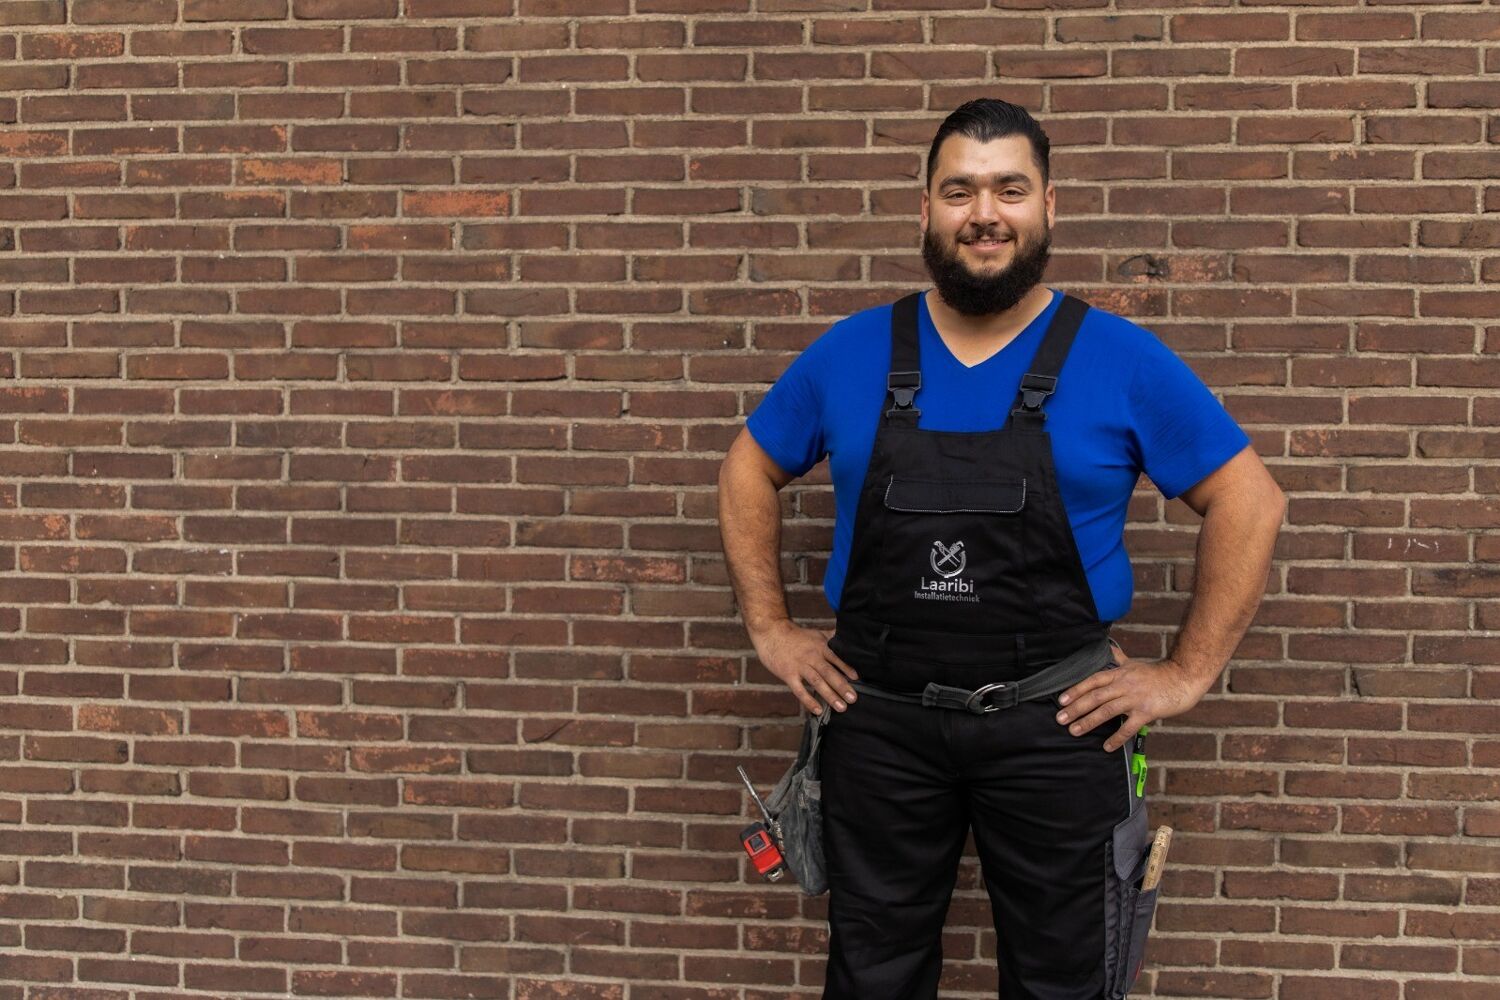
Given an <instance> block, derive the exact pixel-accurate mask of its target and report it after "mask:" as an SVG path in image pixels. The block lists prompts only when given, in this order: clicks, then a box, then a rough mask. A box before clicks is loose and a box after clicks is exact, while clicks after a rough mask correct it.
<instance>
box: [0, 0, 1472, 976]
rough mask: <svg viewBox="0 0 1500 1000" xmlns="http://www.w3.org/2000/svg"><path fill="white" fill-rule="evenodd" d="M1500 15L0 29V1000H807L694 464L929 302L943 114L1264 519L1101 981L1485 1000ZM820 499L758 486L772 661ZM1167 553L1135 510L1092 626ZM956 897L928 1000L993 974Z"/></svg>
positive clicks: (700, 468) (813, 952) (286, 19)
mask: <svg viewBox="0 0 1500 1000" xmlns="http://www.w3.org/2000/svg"><path fill="white" fill-rule="evenodd" d="M1497 42H1500V13H1497V12H1495V10H1494V9H1493V8H1491V9H1484V8H1482V7H1479V6H1470V7H1459V6H1456V5H1455V6H1454V7H1452V8H1443V9H1438V8H1429V7H1425V6H1422V5H1412V6H1401V5H1396V4H1391V5H1382V6H1381V7H1379V8H1376V9H1371V8H1366V7H1356V6H1352V5H1344V6H1338V5H1320V6H1316V7H1297V6H1292V7H1290V8H1286V9H1244V10H1240V9H1234V8H1224V7H1218V6H1213V7H1209V6H1204V7H1203V8H1202V9H1196V10H1195V9H1175V8H1172V7H1171V6H1170V5H1165V6H1162V7H1159V8H1150V7H1143V6H1140V5H1130V6H1128V7H1122V8H1121V9H1119V10H1118V11H1114V10H1110V9H1107V8H1104V7H1098V8H1084V7H1080V8H1079V9H1078V10H1077V11H1069V10H1065V9H1061V7H1059V8H1058V9H1046V8H1041V9H1037V7H1036V5H1031V4H1015V5H1014V7H1013V9H1006V8H1005V4H1003V3H996V5H995V7H994V8H985V7H984V5H983V3H982V2H976V0H948V2H946V3H942V4H938V3H931V2H926V0H909V2H903V0H889V2H887V0H876V2H875V3H874V5H873V7H871V6H867V5H866V4H865V3H862V2H859V0H850V2H827V0H815V2H813V0H759V2H758V3H757V4H752V2H751V0H727V2H709V0H698V2H696V3H695V2H693V0H635V2H634V3H633V4H632V3H630V2H628V0H572V2H541V0H536V2H533V0H516V3H515V5H512V3H511V2H509V0H180V2H179V0H74V2H72V3H70V4H67V5H66V6H65V4H64V3H63V2H61V0H7V2H4V3H3V4H0V80H3V83H4V86H3V88H0V123H3V124H0V276H3V283H0V330H3V338H4V339H3V350H0V366H3V371H4V374H5V375H6V376H8V379H9V384H8V385H5V386H3V387H0V439H3V440H4V442H5V444H6V446H7V447H5V449H4V453H3V456H4V457H3V458H0V506H3V507H4V508H6V509H5V511H4V512H3V513H0V595H3V603H0V629H3V633H4V634H3V636H0V1000H19V998H23V997H24V998H28V1000H31V998H47V1000H61V998H66V1000H114V998H125V997H132V998H152V1000H161V998H167V997H199V996H209V995H214V996H235V997H252V996H280V995H298V996H302V995H313V996H357V997H398V996H399V997H403V998H406V997H411V998H425V997H503V998H516V1000H522V998H559V997H569V998H616V1000H646V998H650V1000H686V998H690V997H691V998H709V1000H728V998H734V1000H770V998H785V997H793V996H798V997H809V998H810V997H816V996H818V995H819V986H818V984H819V983H820V982H821V978H822V954H823V948H824V946H825V941H824V939H823V926H824V925H823V923H822V915H823V912H824V911H823V906H824V903H825V901H826V897H824V898H822V899H817V900H812V901H805V900H803V899H802V898H801V897H800V896H799V894H798V893H797V892H796V890H795V889H794V888H792V887H787V886H775V887H767V886H763V885H761V884H759V883H758V882H757V880H756V879H755V878H754V877H753V876H747V873H746V869H745V866H744V864H743V862H742V860H741V855H740V854H739V849H738V845H737V842H736V834H737V832H738V830H739V828H740V826H741V825H742V823H743V822H745V818H746V817H747V816H749V815H750V806H749V804H748V802H747V801H746V798H745V796H744V794H743V791H742V790H741V788H740V786H739V785H738V782H737V780H736V778H735V774H734V771H733V767H734V765H735V764H737V763H740V762H746V763H747V766H748V767H749V769H750V770H751V772H752V774H753V775H755V776H756V777H757V779H759V780H760V781H761V783H762V785H763V786H764V785H765V784H768V783H769V781H770V780H771V779H772V778H774V777H775V776H776V775H777V774H779V773H780V770H781V769H782V767H784V765H785V763H786V760H787V756H788V754H789V752H790V750H791V748H792V743H793V741H794V739H795V738H796V735H797V730H796V723H795V717H796V713H797V706H796V704H795V703H794V701H793V700H792V698H791V696H790V695H789V694H788V693H787V692H786V691H785V690H784V689H783V688H781V687H780V686H779V685H778V684H776V683H774V682H770V678H769V675H767V674H766V673H765V672H764V671H763V670H762V668H760V666H759V665H758V664H757V663H756V662H755V661H754V657H753V653H752V652H751V650H750V649H749V644H748V642H747V640H746V637H745V635H744V633H743V631H742V630H741V628H740V626H739V623H738V619H737V616H736V613H735V608H734V605H733V601H732V595H731V593H730V591H729V590H728V588H727V586H726V578H725V573H724V568H723V565H722V561H721V557H720V555H719V549H718V536H717V529H716V527H715V524H714V521H713V515H714V505H715V491H714V481H715V476H716V473H717V468H718V463H719V460H720V457H721V456H722V454H723V451H724V449H725V448H726V447H727V445H728V443H729V441H730V440H731V438H732V437H733V435H734V434H735V433H736V431H737V429H738V427H739V425H740V424H741V423H742V421H743V418H744V415H745V414H746V413H747V412H749V411H750V410H751V409H753V408H754V406H755V404H756V402H757V401H758V399H759V398H760V395H761V393H762V392H763V391H764V389H765V387H766V385H767V384H768V383H769V382H770V381H771V380H772V379H774V378H775V376H776V375H777V374H778V373H779V372H780V371H781V370H782V369H783V368H784V367H785V366H786V364H787V363H788V362H789V361H790V359H791V358H792V357H793V356H794V355H795V353H796V352H797V351H798V350H799V349H800V348H801V347H802V346H804V345H805V344H806V343H807V342H809V341H810V340H811V339H812V338H813V337H815V336H816V335H818V334H819V333H820V332H822V330H824V329H826V327H827V326H828V325H829V324H830V323H831V322H832V321H833V320H835V319H837V318H838V317H840V316H843V315H845V314H847V313H849V312H851V311H854V310H857V309H861V308H864V307H866V306H869V305H873V304H875V303H879V302H883V301H890V300H891V299H893V298H895V297H896V295H897V294H899V293H900V292H901V291H904V290H907V289H910V288H911V287H915V286H916V285H917V284H925V274H924V273H923V271H922V268H921V263H920V256H919V254H918V250H917V246H918V244H917V236H916V225H917V223H916V213H917V195H918V182H917V177H918V175H919V168H920V164H921V161H922V158H923V157H924V156H925V154H926V148H927V143H928V142H929V141H930V138H931V135H932V132H933V130H934V129H935V127H936V125H937V123H938V122H939V121H940V120H941V118H942V117H943V115H944V114H946V112H947V111H948V110H950V109H951V108H953V107H954V106H956V105H957V104H959V103H961V102H962V101H963V100H966V99H968V98H971V97H975V96H983V95H992V96H1003V97H1007V98H1009V99H1011V100H1015V101H1018V102H1020V103H1023V104H1025V105H1027V106H1028V107H1030V108H1032V109H1033V110H1034V111H1035V112H1037V113H1038V115H1039V116H1040V118H1041V119H1042V121H1043V123H1044V125H1045V126H1046V128H1047V129H1048V131H1049V132H1050V134H1051V136H1052V138H1053V142H1054V156H1053V170H1054V174H1055V177H1056V179H1057V181H1058V184H1059V188H1060V193H1059V197H1058V226H1057V231H1056V243H1055V245H1054V261H1053V265H1052V269H1051V270H1050V271H1049V275H1048V280H1049V283H1053V284H1055V285H1060V286H1063V287H1066V288H1068V289H1069V290H1070V291H1072V292H1074V293H1075V294H1078V295H1080V296H1082V297H1084V298H1086V299H1088V300H1089V301H1091V302H1093V303H1094V304H1096V305H1099V306H1102V307H1104V308H1107V309H1110V310H1113V311H1115V312H1118V313H1121V314H1123V315H1126V316H1129V317H1131V318H1132V319H1134V320H1136V321H1137V322H1139V323H1141V324H1142V325H1144V326H1146V327H1148V328H1149V329H1151V330H1153V331H1155V332H1156V333H1158V334H1159V335H1160V336H1161V337H1162V338H1163V339H1165V340H1166V341H1167V342H1169V343H1170V344H1171V345H1172V346H1173V347H1175V348H1176V349H1177V350H1178V351H1179V352H1180V353H1181V354H1182V356H1183V357H1184V358H1186V359H1187V360H1188V361H1189V363H1190V364H1191V365H1192V366H1193V367H1194V369H1195V370H1196V371H1198V372H1199V373H1200V374H1201V375H1202V376H1203V377H1204V378H1205V379H1206V380H1207V381H1208V382H1209V383H1210V384H1211V385H1213V386H1214V387H1215V388H1216V389H1217V390H1219V391H1221V392H1222V395H1223V398H1224V400H1225V402H1226V404H1227V405H1228V407H1229V409H1230V410H1231V411H1232V412H1233V413H1234V414H1235V416H1236V417H1237V418H1238V419H1239V420H1240V421H1241V422H1242V424H1244V426H1246V428H1247V429H1248V430H1250V431H1251V432H1252V434H1253V435H1254V438H1255V443H1256V446H1257V448H1258V449H1259V451H1260V453H1261V454H1262V455H1263V456H1264V457H1265V459H1266V461H1267V462H1268V464H1269V465H1270V467H1271V468H1272V470H1273V472H1274V473H1275V475H1276V477H1277V479H1278V480H1279V481H1280V483H1281V484H1282V486H1283V488H1284V489H1285V490H1286V491H1287V493H1288V495H1289V496H1290V499H1291V505H1290V511H1289V515H1288V522H1289V523H1288V526H1287V528H1286V530H1285V531H1284V533H1283V536H1282V539H1281V544H1280V549H1279V552H1278V560H1277V564H1276V567H1275V570H1274V573H1273V575H1272V578H1271V580H1270V581H1269V592H1268V594H1267V598H1266V601H1265V604H1264V606H1263V608H1262V611H1261V613H1260V615H1259V618H1258V620H1257V624H1256V627H1255V628H1254V629H1253V630H1252V631H1251V633H1250V634H1249V635H1248V636H1247V637H1246V639H1245V642H1244V644H1243V646H1242V648H1241V650H1240V651H1239V654H1238V656H1237V658H1236V660H1235V661H1234V663H1233V664H1232V665H1231V667H1230V668H1229V670H1228V672H1227V674H1226V678H1225V683H1224V685H1223V689H1222V690H1221V691H1219V692H1216V693H1215V694H1213V695H1211V696H1210V697H1209V698H1207V699H1206V700H1205V701H1204V702H1203V703H1202V704H1201V705H1200V706H1198V707H1197V708H1196V709H1195V710H1194V711H1192V712H1191V713H1189V714H1188V715H1185V716H1182V717H1179V718H1176V719H1172V720H1170V721H1168V722H1164V723H1161V724H1160V725H1159V726H1157V727H1153V730H1152V735H1151V737H1150V744H1151V757H1152V761H1153V768H1152V771H1151V779H1150V788H1149V791H1148V794H1149V795H1150V796H1151V797H1152V808H1153V822H1168V823H1171V824H1172V825H1173V826H1174V827H1176V829H1177V831H1178V834H1177V839H1176V841H1175V843H1174V848H1173V861H1174V865H1173V867H1172V868H1171V869H1170V871H1169V874H1168V876H1167V879H1166V890H1165V892H1166V898H1165V900H1164V902H1163V903H1162V905H1161V907H1160V910H1159V913H1158V919H1157V930H1156V932H1155V934H1154V936H1153V938H1152V943H1151V949H1150V953H1149V956H1148V962H1147V966H1146V970H1145V972H1144V973H1143V975H1142V979H1141V984H1140V990H1139V993H1140V994H1141V995H1159V996H1176V997H1183V996H1191V997H1222V998H1266V997H1276V998H1282V1000H1344V998H1358V1000H1439V998H1440V1000H1479V998H1481V997H1486V998H1493V997H1495V996H1497V995H1500V933H1497V930H1496V928H1497V927H1500V840H1497V838H1500V808H1497V806H1496V805H1495V803H1496V801H1497V799H1500V709H1497V708H1496V706H1495V704H1494V698H1495V696H1496V695H1497V694H1500V668H1497V666H1496V664H1497V663H1500V639H1497V638H1495V637H1494V635H1493V634H1492V631H1493V630H1494V629H1496V628H1500V600H1497V597H1500V570H1497V567H1496V561H1497V559H1500V540H1497V535H1496V533H1495V532H1494V530H1493V529H1494V528H1495V526H1496V524H1497V522H1500V503H1497V501H1496V500H1495V499H1494V497H1495V495H1496V493H1497V492H1500V469H1497V466H1496V463H1495V461H1494V460H1495V458H1496V456H1497V455H1500V429H1497V428H1500V395H1497V393H1496V387H1497V385H1500V365H1497V363H1496V358H1495V354H1496V353H1497V350H1500V327H1497V326H1495V325H1493V323H1494V320H1493V317H1495V316H1496V315H1497V313H1500V291H1497V284H1496V283H1497V281H1500V256H1496V255H1495V254H1494V252H1493V251H1494V248H1495V247H1496V246H1497V244H1500V222H1497V221H1496V219H1495V213H1496V212H1497V211H1500V184H1496V183H1495V182H1494V180H1493V179H1494V178H1495V177H1496V175H1497V171H1500V153H1497V152H1496V150H1495V147H1494V143H1495V141H1496V139H1497V137H1500V117H1497V116H1496V114H1495V109H1496V107H1497V105H1500V82H1497V78H1496V77H1495V76H1494V74H1495V73H1496V72H1497V71H1500V44H1497ZM827 484H828V477H827V474H826V467H820V468H819V469H817V470H815V471H814V473H813V474H811V475H810V476H808V477H807V478H806V479H804V480H802V481H799V482H798V483H796V484H794V485H793V486H792V487H790V488H788V490H787V491H786V492H785V496H786V499H787V511H788V514H789V515H790V520H789V522H788V526H787V533H786V542H787V544H788V547H789V549H790V552H789V554H788V557H787V560H786V563H785V565H786V571H787V574H788V578H789V580H790V581H791V584H790V586H791V592H792V602H793V608H794V613H795V614H797V615H798V616H799V618H801V619H802V620H803V621H804V622H806V623H808V624H819V625H823V626H827V625H828V624H830V621H829V618H828V609H827V607H826V605H825V604H824V602H823V598H822V595H821V593H820V590H819V586H818V585H819V583H820V581H821V579H822V570H823V565H824V560H825V557H826V551H827V546H828V543H829V539H830V535H831V527H832V526H831V520H830V518H831V516H832V498H831V496H830V494H829V491H828V485H827ZM1196 520H1197V519H1196V517H1195V515H1193V514H1192V513H1191V511H1189V510H1188V509H1187V508H1186V507H1185V506H1184V505H1182V504H1181V503H1180V502H1173V503H1163V502H1162V500H1161V498H1160V496H1159V494H1157V493H1156V492H1155V491H1154V489H1153V488H1152V487H1151V486H1150V484H1149V482H1147V481H1145V480H1143V481H1142V483H1141V486H1140V489H1139V491H1138V493H1137V496H1136V498H1135V502H1134V504H1133V507H1132V518H1131V525H1130V529H1129V532H1128V542H1129V546H1130V548H1131V551H1132V554H1133V557H1134V559H1135V565H1136V572H1137V588H1138V591H1137V598H1136V603H1135V608H1134V610H1133V612H1132V614H1131V616H1130V618H1129V619H1128V620H1127V622H1126V623H1125V626H1126V627H1125V628H1123V629H1122V633H1123V637H1124V639H1125V641H1126V643H1127V647H1128V648H1130V649H1131V651H1132V652H1133V653H1136V654H1138V655H1145V656H1152V655H1160V654H1161V653H1162V652H1164V649H1165V646H1164V643H1165V642H1166V640H1167V639H1168V637H1169V636H1170V634H1171V632H1172V630H1173V628H1174V626H1175V624H1176V622H1177V620H1178V617H1179V615H1180V613H1181V610H1182V606H1183V601H1184V598H1185V595H1186V593H1187V591H1188V588H1189V587H1190V586H1191V580H1190V570H1191V560H1192V553H1193V540H1194V525H1195V522H1196ZM977 874H978V873H977V868H976V862H975V859H974V857H973V854H972V852H971V853H969V854H968V855H967V856H966V858H965V861H964V867H963V871H962V873H961V878H960V885H959V890H958V894H957V896H956V898H955V900H954V904H953V909H952V912H951V916H950V920H949V926H948V930H947V936H946V945H947V948H948V955H949V957H950V963H949V967H948V975H949V978H948V980H947V981H946V982H945V987H944V995H945V996H948V995H951V996H969V997H982V996H987V995H990V996H992V995H993V992H994V986H993V983H994V974H993V970H992V968H991V966H992V965H993V954H994V935H993V931H992V930H990V929H989V927H990V924H989V921H990V914H989V906H988V902H987V900H986V898H985V896H984V894H983V891H982V889H981V888H980V887H979V885H978V882H977Z"/></svg>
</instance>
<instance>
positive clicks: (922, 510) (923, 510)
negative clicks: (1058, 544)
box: [885, 474, 1026, 514]
mask: <svg viewBox="0 0 1500 1000" xmlns="http://www.w3.org/2000/svg"><path fill="white" fill-rule="evenodd" d="M906 481H907V482H929V483H931V482H943V480H936V479H924V480H906ZM983 481H984V480H980V479H959V480H954V482H969V483H977V482H983ZM895 485H896V477H895V475H894V474H892V476H891V477H890V479H889V480H887V481H886V484H885V506H886V507H887V508H888V509H890V510H899V511H902V512H903V513H908V514H1016V513H1019V512H1020V510H1021V508H1023V507H1025V506H1026V477H1025V476H1022V477H1021V502H1020V503H1018V504H1017V505H1016V506H1015V507H1013V508H1008V509H1006V510H996V509H995V508H993V507H945V508H943V509H942V510H933V509H932V508H930V507H892V506H891V487H893V486H895Z"/></svg>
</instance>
